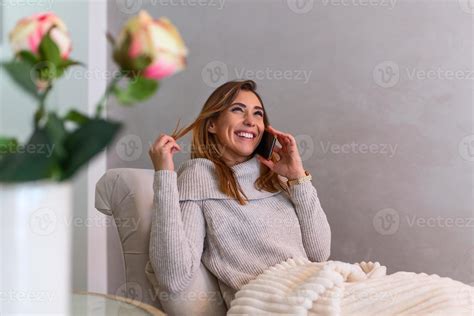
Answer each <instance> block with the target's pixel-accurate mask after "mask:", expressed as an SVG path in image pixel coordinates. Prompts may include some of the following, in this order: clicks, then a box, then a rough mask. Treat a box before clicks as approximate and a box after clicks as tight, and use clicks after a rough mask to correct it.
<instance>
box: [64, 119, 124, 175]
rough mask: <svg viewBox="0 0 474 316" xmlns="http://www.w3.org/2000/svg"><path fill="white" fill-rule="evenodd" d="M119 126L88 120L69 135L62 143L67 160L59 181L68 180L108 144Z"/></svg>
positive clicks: (113, 123)
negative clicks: (66, 153)
mask: <svg viewBox="0 0 474 316" xmlns="http://www.w3.org/2000/svg"><path fill="white" fill-rule="evenodd" d="M121 126H122V125H121V124H120V123H118V122H111V121H105V120H102V119H90V120H89V121H87V122H86V123H85V124H83V125H81V126H80V127H79V128H78V129H77V130H75V131H74V132H73V133H71V134H69V135H68V136H67V138H66V140H65V142H64V146H65V148H66V151H67V152H68V159H67V161H64V163H63V174H62V179H61V180H65V179H68V178H70V177H71V176H72V175H74V174H75V173H76V172H77V171H78V170H79V169H80V168H81V167H82V166H84V165H85V164H86V163H87V162H89V161H90V160H91V159H92V158H93V157H94V156H95V155H96V154H98V153H99V152H101V151H102V150H103V149H104V148H105V147H106V146H107V145H108V144H110V143H111V142H112V140H113V139H114V137H115V135H116V134H117V132H118V131H119V130H120V128H121Z"/></svg>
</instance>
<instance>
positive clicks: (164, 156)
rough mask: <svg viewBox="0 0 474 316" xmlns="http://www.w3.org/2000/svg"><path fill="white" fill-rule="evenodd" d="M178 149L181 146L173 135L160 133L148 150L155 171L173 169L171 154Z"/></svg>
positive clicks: (179, 149)
mask: <svg viewBox="0 0 474 316" xmlns="http://www.w3.org/2000/svg"><path fill="white" fill-rule="evenodd" d="M178 151H181V146H179V145H178V143H177V142H176V140H175V139H174V138H173V137H171V136H169V135H166V134H160V136H158V138H157V139H156V140H155V143H154V144H153V145H152V146H151V147H150V150H149V151H148V154H149V155H150V158H151V162H152V163H153V167H154V168H155V171H158V170H174V163H173V155H174V154H175V153H177V152H178Z"/></svg>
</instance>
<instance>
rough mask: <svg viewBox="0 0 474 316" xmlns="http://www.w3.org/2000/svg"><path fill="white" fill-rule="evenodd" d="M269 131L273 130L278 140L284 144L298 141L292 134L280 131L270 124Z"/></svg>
mask: <svg viewBox="0 0 474 316" xmlns="http://www.w3.org/2000/svg"><path fill="white" fill-rule="evenodd" d="M268 131H269V132H271V133H272V134H274V135H276V136H277V139H278V141H279V142H280V144H282V145H284V144H288V145H294V144H295V143H296V142H295V138H294V137H293V136H292V135H291V134H288V133H283V132H280V131H278V130H276V129H274V128H273V127H272V126H270V125H268Z"/></svg>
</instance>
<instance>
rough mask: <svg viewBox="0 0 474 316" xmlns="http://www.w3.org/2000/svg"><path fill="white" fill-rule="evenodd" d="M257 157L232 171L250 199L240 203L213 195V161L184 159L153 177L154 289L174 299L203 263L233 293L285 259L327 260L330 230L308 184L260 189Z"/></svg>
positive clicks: (151, 249)
mask: <svg viewBox="0 0 474 316" xmlns="http://www.w3.org/2000/svg"><path fill="white" fill-rule="evenodd" d="M260 168H261V164H260V162H259V161H258V160H257V158H256V156H253V157H252V158H251V159H249V160H247V161H245V162H243V163H239V164H236V165H234V166H233V167H232V170H233V171H234V174H235V176H236V179H237V181H238V182H239V184H240V186H241V188H242V190H243V191H244V192H245V194H246V195H247V198H248V199H249V201H248V203H247V204H246V205H240V204H239V203H238V201H237V200H236V199H234V198H232V197H229V196H227V195H225V194H224V193H222V192H220V191H219V189H218V181H217V174H216V172H215V166H214V163H213V162H212V161H210V160H208V159H205V158H195V159H190V160H187V161H185V162H184V163H183V164H182V165H181V166H180V167H179V168H178V170H177V171H172V170H158V171H156V172H155V174H154V181H153V189H154V210H153V216H152V226H151V237H150V261H151V264H152V266H153V268H154V270H155V271H159V272H158V273H156V277H157V282H158V285H159V286H160V288H162V289H164V290H166V291H168V292H171V293H180V292H182V291H184V290H185V289H186V288H187V286H188V285H189V284H190V282H191V280H192V278H193V276H194V275H195V273H196V272H197V270H198V269H199V265H200V264H201V261H202V263H203V264H204V266H205V267H206V268H207V269H208V270H209V271H210V272H211V273H212V274H213V275H215V276H216V277H217V279H218V280H219V282H223V283H224V284H226V285H227V286H228V287H230V288H232V289H233V290H234V293H235V291H237V290H239V289H240V288H241V287H242V286H243V285H245V284H247V283H248V282H249V281H250V280H252V279H254V278H256V277H257V276H258V275H259V274H260V273H262V272H263V271H264V270H265V269H267V268H268V267H270V266H273V265H275V264H277V263H280V262H282V261H284V260H287V259H288V258H293V257H303V258H307V259H309V260H310V261H313V262H321V261H326V260H327V259H328V258H329V254H330V247H331V229H330V227H329V223H328V221H327V218H326V214H325V213H324V211H323V209H322V208H321V204H320V201H319V199H318V195H317V191H316V189H315V187H314V186H313V184H312V183H311V182H305V183H301V184H297V185H294V186H291V187H290V194H289V195H288V194H286V192H285V191H278V192H274V193H272V192H267V191H259V190H257V189H256V187H255V181H256V180H257V178H258V177H259V175H260Z"/></svg>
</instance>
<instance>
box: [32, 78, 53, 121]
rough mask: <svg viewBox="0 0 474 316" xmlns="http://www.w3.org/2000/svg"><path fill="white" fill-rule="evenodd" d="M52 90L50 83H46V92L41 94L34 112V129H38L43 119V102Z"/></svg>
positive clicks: (44, 106)
mask: <svg viewBox="0 0 474 316" xmlns="http://www.w3.org/2000/svg"><path fill="white" fill-rule="evenodd" d="M52 88H53V85H52V83H51V82H49V83H48V86H47V87H46V90H45V91H44V92H43V93H42V94H41V96H40V99H39V107H38V110H36V112H35V116H34V126H35V128H38V126H39V122H40V120H41V119H42V118H43V116H44V114H45V113H46V111H45V108H46V105H45V101H46V97H47V96H48V94H49V92H50V91H51V89H52Z"/></svg>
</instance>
